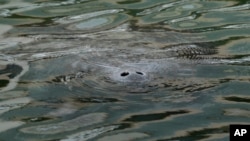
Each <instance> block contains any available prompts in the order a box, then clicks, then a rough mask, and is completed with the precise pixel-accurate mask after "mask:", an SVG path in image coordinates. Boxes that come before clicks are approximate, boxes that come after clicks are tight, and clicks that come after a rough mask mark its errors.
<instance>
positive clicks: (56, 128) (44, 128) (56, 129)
mask: <svg viewBox="0 0 250 141" xmlns="http://www.w3.org/2000/svg"><path fill="white" fill-rule="evenodd" d="M105 118H106V114H105V113H90V114H86V115H82V116H79V117H77V118H74V119H71V120H67V121H63V122H59V123H51V124H44V125H38V126H31V127H26V128H22V129H21V131H22V132H24V133H31V134H57V133H62V132H66V131H72V130H75V129H78V128H81V127H85V126H89V125H93V124H97V123H100V122H103V120H104V119H105ZM79 123H81V124H79Z"/></svg>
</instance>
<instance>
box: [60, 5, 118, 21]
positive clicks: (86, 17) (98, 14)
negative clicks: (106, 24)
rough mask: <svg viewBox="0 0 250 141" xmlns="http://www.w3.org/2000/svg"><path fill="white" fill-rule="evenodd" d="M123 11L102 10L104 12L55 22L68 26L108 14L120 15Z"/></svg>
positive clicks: (65, 18) (85, 14)
mask: <svg viewBox="0 0 250 141" xmlns="http://www.w3.org/2000/svg"><path fill="white" fill-rule="evenodd" d="M122 11H123V10H122V9H111V10H102V11H96V12H91V13H84V14H80V15H75V16H69V17H64V18H60V19H55V22H56V23H61V24H68V23H73V22H78V21H82V20H87V19H90V18H93V17H98V16H103V15H106V14H114V13H119V12H122Z"/></svg>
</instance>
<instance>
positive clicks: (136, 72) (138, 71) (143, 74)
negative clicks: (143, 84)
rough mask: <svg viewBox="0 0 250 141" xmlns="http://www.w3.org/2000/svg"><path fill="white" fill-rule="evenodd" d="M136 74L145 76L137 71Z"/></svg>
mask: <svg viewBox="0 0 250 141" xmlns="http://www.w3.org/2000/svg"><path fill="white" fill-rule="evenodd" d="M136 73H137V74H140V75H144V74H143V73H142V72H139V71H137V72H136Z"/></svg>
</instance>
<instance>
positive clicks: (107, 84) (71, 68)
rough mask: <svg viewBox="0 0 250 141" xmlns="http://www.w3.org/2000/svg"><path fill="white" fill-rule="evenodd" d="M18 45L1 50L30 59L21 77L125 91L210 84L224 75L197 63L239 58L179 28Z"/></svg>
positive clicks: (194, 87) (231, 61)
mask: <svg viewBox="0 0 250 141" xmlns="http://www.w3.org/2000/svg"><path fill="white" fill-rule="evenodd" d="M117 35H122V36H117ZM139 39H141V40H139ZM198 41H199V42H198ZM19 48H20V49H19V52H20V54H15V51H12V50H11V49H6V50H4V53H5V54H8V55H10V56H11V55H12V54H13V55H12V57H13V58H15V59H17V60H24V61H28V62H29V63H30V66H31V68H30V69H31V71H29V72H28V73H27V74H26V76H27V80H24V82H25V81H35V82H36V81H37V82H41V81H44V82H50V83H56V84H60V83H61V84H65V86H66V87H67V86H68V87H70V88H71V89H72V87H87V88H90V89H91V88H92V89H93V90H100V91H101V90H105V89H106V90H109V91H116V92H120V93H127V94H129V93H148V92H150V93H152V92H154V91H158V90H159V89H172V90H181V91H184V92H187V91H195V90H200V89H206V88H210V87H213V86H215V85H217V84H219V83H221V81H222V80H223V79H225V78H219V79H218V80H215V79H210V78H209V79H204V78H201V77H200V78H199V68H202V66H204V67H205V66H213V68H214V69H220V65H229V64H234V63H237V62H240V61H241V60H240V59H238V60H237V59H233V56H226V57H225V56H220V55H218V50H217V49H216V48H215V47H213V46H211V45H210V44H209V43H203V42H202V39H201V37H198V36H197V37H195V36H189V34H188V33H178V32H151V33H148V32H129V31H127V32H124V31H122V32H120V31H117V32H103V33H102V32H101V33H95V34H90V35H89V36H88V35H87V36H83V37H82V36H75V37H71V36H70V35H64V36H62V35H58V36H56V35H54V36H49V35H48V36H45V37H43V38H40V39H38V40H36V41H34V42H31V43H28V44H24V45H21V46H20V47H19ZM32 73H33V74H32ZM220 73H222V75H227V74H223V71H222V72H220ZM36 74H39V75H36ZM24 78H25V77H24ZM227 79H230V78H227ZM41 84H42V83H41Z"/></svg>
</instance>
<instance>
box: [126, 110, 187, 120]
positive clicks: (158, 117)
mask: <svg viewBox="0 0 250 141" xmlns="http://www.w3.org/2000/svg"><path fill="white" fill-rule="evenodd" d="M188 113H190V111H187V110H177V111H166V112H163V113H153V114H152V113H149V114H142V115H132V116H131V117H129V118H126V119H124V120H123V121H125V122H135V123H138V122H146V121H157V120H163V119H166V118H169V117H171V116H174V115H179V114H188Z"/></svg>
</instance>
